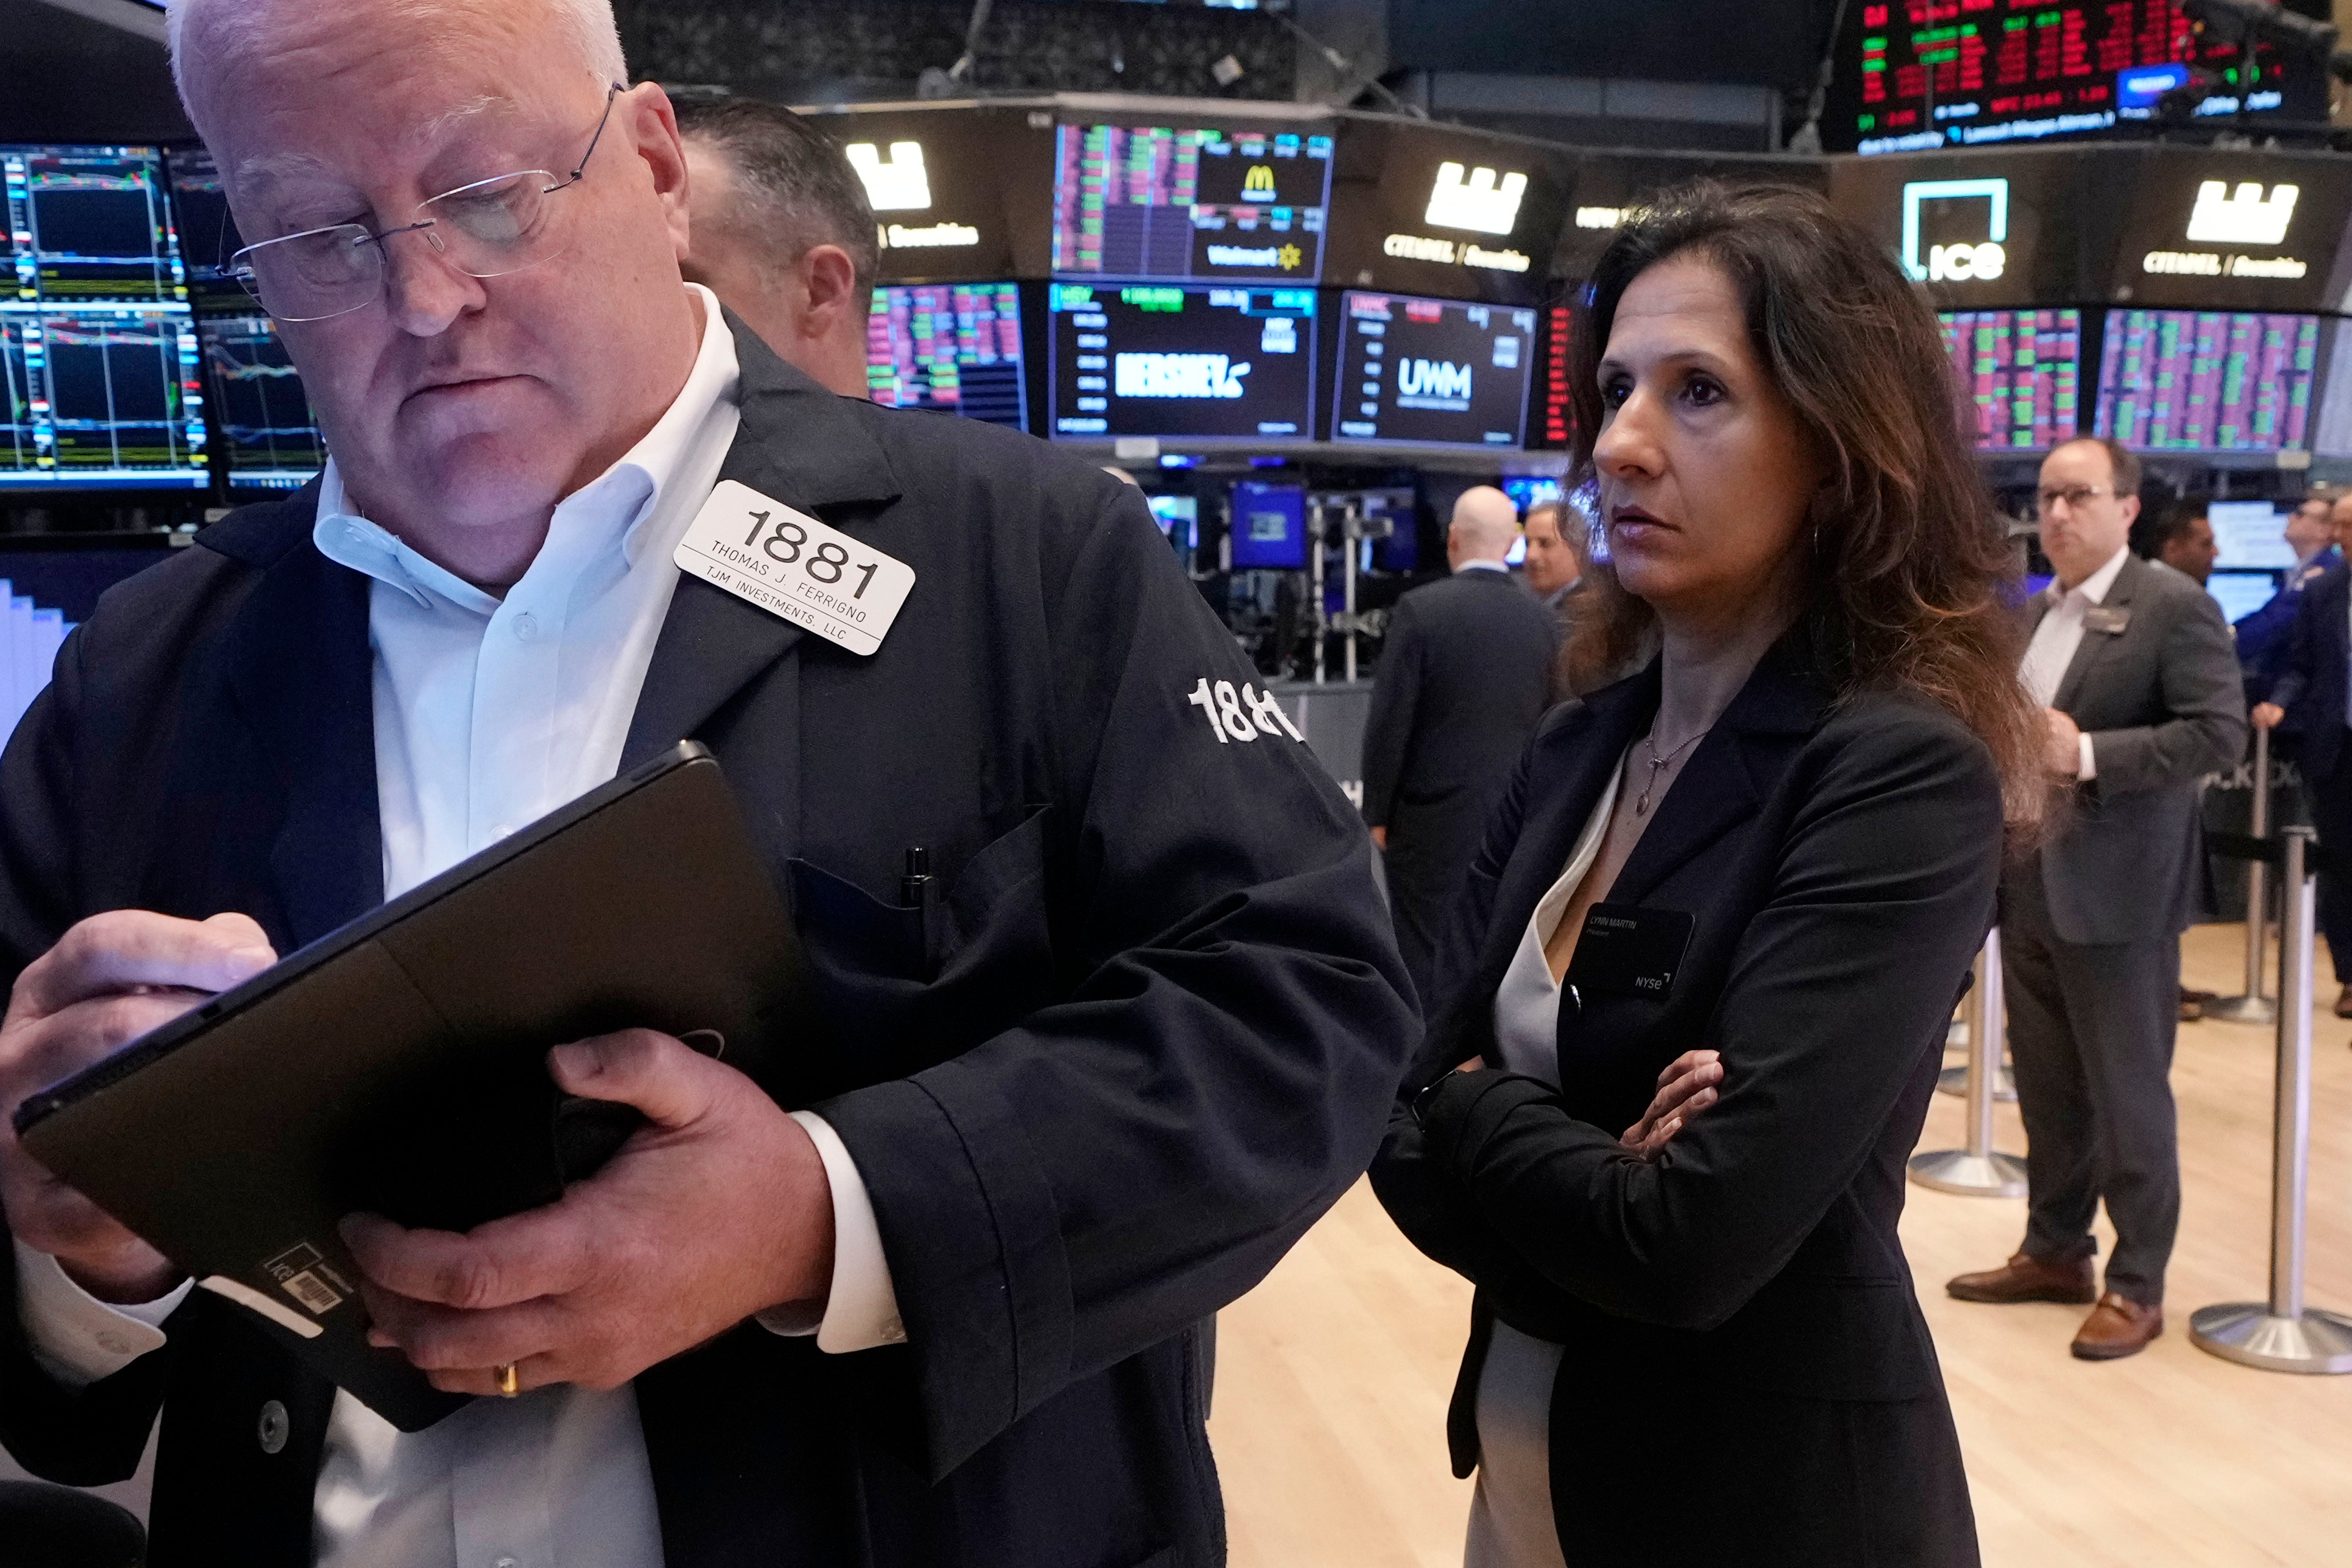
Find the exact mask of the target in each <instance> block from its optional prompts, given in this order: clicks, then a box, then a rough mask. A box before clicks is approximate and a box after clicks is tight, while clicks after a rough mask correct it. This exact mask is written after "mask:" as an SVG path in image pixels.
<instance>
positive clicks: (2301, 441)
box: [2096, 310, 2321, 452]
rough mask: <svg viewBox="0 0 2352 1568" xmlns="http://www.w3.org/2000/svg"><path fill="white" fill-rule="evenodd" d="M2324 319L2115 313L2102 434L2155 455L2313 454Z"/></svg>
mask: <svg viewBox="0 0 2352 1568" xmlns="http://www.w3.org/2000/svg"><path fill="white" fill-rule="evenodd" d="M2320 339H2321V331H2320V322H2319V319H2318V318H2317V317H2315V316H2296V315H2258V314H2252V313H2249V312H2231V313H2225V312H2221V311H2192V310H2110V311H2108V312H2107V319H2106V326H2105V333H2104V340H2105V341H2104V342H2103V343H2102V345H2101V348H2100V353H2099V393H2098V414H2097V421H2098V422H2097V426H2096V433H2097V434H2098V435H2101V436H2107V437H2113V438H2114V439H2116V440H2117V441H2120V442H2122V443H2123V444H2124V445H2125V446H2126V447H2132V448H2134V449H2136V450H2142V451H2151V452H2279V451H2286V452H2294V451H2308V450H2309V449H2310V439H2311V435H2312V412H2313V410H2312V403H2313V397H2312V395H2313V393H2314V391H2315V384H2316V382H2317V378H2318V371H2319V356H2320V346H2321V345H2320Z"/></svg>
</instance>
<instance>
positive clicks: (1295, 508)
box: [1233, 479, 1307, 571]
mask: <svg viewBox="0 0 2352 1568" xmlns="http://www.w3.org/2000/svg"><path fill="white" fill-rule="evenodd" d="M1233 515H1234V525H1233V547H1234V570H1235V571H1243V570H1246V569H1250V568H1270V569H1274V570H1279V571H1298V570H1301V569H1303V568H1304V567H1305V566H1306V564H1307V491H1306V490H1305V489H1303V488H1301V487H1300V486H1297V485H1268V484H1261V483H1259V482H1258V481H1257V480H1255V479H1243V480H1241V481H1239V482H1238V483H1236V484H1235V485H1234V514H1233Z"/></svg>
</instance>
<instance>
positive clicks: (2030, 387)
mask: <svg viewBox="0 0 2352 1568" xmlns="http://www.w3.org/2000/svg"><path fill="white" fill-rule="evenodd" d="M1937 320H1938V321H1942V322H1943V324H1944V348H1945V352H1946V353H1948V354H1949V355H1950V356H1951V360H1952V368H1953V370H1954V371H1955V372H1956V373H1957V374H1958V376H1959V379H1960V389H1961V394H1962V395H1963V396H1965V397H1966V398H1967V399H1968V400H1969V406H1970V407H1972V408H1973V409H1974V411H1975V425H1974V432H1975V437H1976V445H1977V447H1978V449H1979V451H2047V450H2048V449H2049V448H2050V447H2054V446H2056V445H2058V444H2059V443H2060V442H2062V441H2068V440H2072V439H2073V438H2074V435H2075V433H2076V431H2077V430H2078V428H2079V427H2080V426H2079V422H2080V417H2081V414H2080V382H2081V375H2082V358H2083V316H2082V312H2081V311H2079V310H1960V311H1951V310H1948V311H1946V312H1944V313H1943V314H1942V315H1940V316H1939V317H1937Z"/></svg>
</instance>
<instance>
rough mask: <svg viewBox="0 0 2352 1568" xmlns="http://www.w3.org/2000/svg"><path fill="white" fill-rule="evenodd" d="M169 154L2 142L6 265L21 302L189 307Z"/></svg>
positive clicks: (1, 251)
mask: <svg viewBox="0 0 2352 1568" xmlns="http://www.w3.org/2000/svg"><path fill="white" fill-rule="evenodd" d="M163 186H164V182H163V157H162V155H161V154H160V153H157V152H156V150H155V149H154V148H152V147H0V197H5V203H6V206H7V214H6V216H7V220H8V221H7V226H6V228H5V230H0V261H4V262H5V268H6V270H7V271H8V273H10V274H11V275H12V276H13V279H14V283H15V288H14V289H13V291H12V293H11V294H10V295H9V296H8V297H9V298H11V299H13V300H14V301H15V302H16V303H17V304H20V305H28V306H41V307H47V308H50V309H56V308H58V307H71V306H75V305H85V304H89V305H113V304H128V303H139V304H147V305H163V304H173V303H183V302H184V301H185V300H186V299H187V297H188V288H187V283H188V279H187V273H186V268H185V267H184V263H183V262H182V260H181V258H180V242H179V236H178V233H177V231H176V229H175V227H174V226H173V220H172V204H171V202H170V200H169V199H168V198H167V197H166V195H165V194H164V188H163Z"/></svg>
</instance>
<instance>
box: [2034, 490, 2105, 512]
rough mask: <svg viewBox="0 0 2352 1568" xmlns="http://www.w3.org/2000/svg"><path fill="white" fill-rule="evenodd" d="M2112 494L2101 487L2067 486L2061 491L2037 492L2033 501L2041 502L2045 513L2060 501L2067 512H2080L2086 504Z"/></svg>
mask: <svg viewBox="0 0 2352 1568" xmlns="http://www.w3.org/2000/svg"><path fill="white" fill-rule="evenodd" d="M2114 493H2115V492H2114V491H2113V490H2110V489H2106V488H2105V486H2103V485H2069V486H2067V487H2066V488H2065V489H2063V490H2040V491H2037V492H2036V493H2035V499H2036V500H2039V501H2041V503H2042V510H2043V511H2045V512H2047V511H2048V510H2050V509H2051V508H2052V507H2054V506H2056V505H2058V504H2059V503H2060V502H2061V501H2063V502H2064V503H2065V506H2066V510H2068V511H2080V510H2082V509H2083V507H2084V505H2085V504H2086V503H2088V502H2090V501H2093V500H2097V499H2098V498H2099V497H2100V496H2105V495H2113V494H2114Z"/></svg>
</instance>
